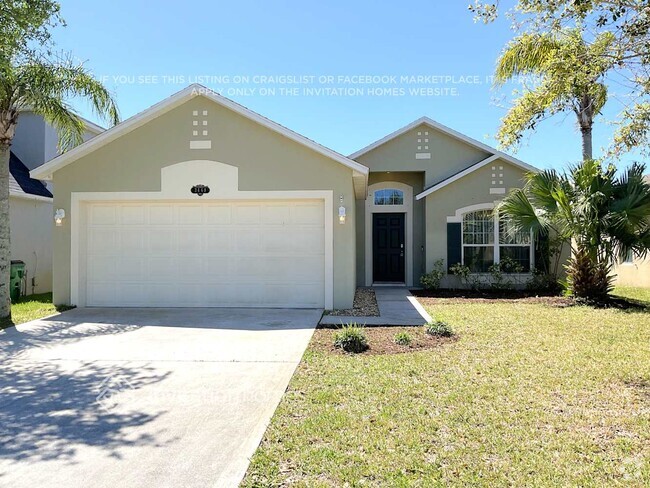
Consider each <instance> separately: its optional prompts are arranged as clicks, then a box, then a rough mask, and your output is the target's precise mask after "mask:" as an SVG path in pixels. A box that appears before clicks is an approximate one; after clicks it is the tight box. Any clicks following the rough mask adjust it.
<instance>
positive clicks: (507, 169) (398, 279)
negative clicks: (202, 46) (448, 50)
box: [32, 85, 535, 309]
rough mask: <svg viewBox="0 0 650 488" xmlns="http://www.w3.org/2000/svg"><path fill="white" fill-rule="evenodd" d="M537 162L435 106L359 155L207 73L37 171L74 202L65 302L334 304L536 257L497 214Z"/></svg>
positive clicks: (67, 202) (59, 277)
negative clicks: (440, 264) (295, 126)
mask: <svg viewBox="0 0 650 488" xmlns="http://www.w3.org/2000/svg"><path fill="white" fill-rule="evenodd" d="M531 170H534V168H532V167H530V166H528V165H526V164H525V163H523V162H521V161H519V160H517V159H515V158H513V157H511V156H508V155H506V154H503V153H501V152H499V151H497V150H495V149H492V148H490V147H488V146H486V145H485V144H482V143H480V142H478V141H475V140H473V139H471V138H469V137H466V136H464V135H462V134H460V133H458V132H455V131H453V130H451V129H449V128H447V127H444V126H442V125H440V124H438V123H436V122H434V121H432V120H430V119H427V118H423V119H420V120H417V121H415V122H413V123H412V124H410V125H408V126H407V127H404V128H403V129H400V130H398V131H397V132H395V133H393V134H390V135H389V136H387V137H385V138H383V139H382V140H380V141H377V142H375V143H374V144H371V145H370V146H368V147H366V148H364V149H362V150H360V151H358V152H356V153H355V154H352V155H351V156H349V157H346V156H343V155H341V154H339V153H337V152H335V151H332V150H330V149H328V148H326V147H323V146H321V145H319V144H317V143H315V142H314V141H312V140H310V139H307V138H305V137H303V136H301V135H300V134H297V133H295V132H293V131H291V130H289V129H287V128H285V127H283V126H281V125H279V124H277V123H275V122H273V121H271V120H269V119H266V118H264V117H262V116H260V115H258V114H256V113H254V112H252V111H250V110H248V109H246V108H245V107H242V106H241V105H238V104H236V103H234V102H232V101H231V100H228V99H226V98H224V97H221V96H219V95H217V94H215V93H213V92H212V91H210V90H208V89H206V88H204V87H201V86H199V85H192V86H190V87H188V88H186V89H185V90H182V91H181V92H179V93H177V94H175V95H173V96H172V97H170V98H168V99H166V100H164V101H162V102H160V103H158V104H157V105H154V106H153V107H151V108H150V109H148V110H146V111H144V112H142V113H140V114H138V115H136V116H134V117H132V118H130V119H128V120H126V121H124V122H123V123H121V124H119V125H118V126H116V127H114V128H112V129H110V130H108V131H106V132H105V133H103V134H101V135H99V136H97V137H96V138H94V139H92V140H91V141H89V142H86V143H85V144H83V145H81V146H79V147H78V148H75V149H73V150H71V151H69V152H68V153H66V154H64V155H62V156H59V157H57V158H55V159H54V160H52V161H51V162H49V163H48V164H45V165H43V166H42V167H40V168H37V169H36V170H34V171H32V176H33V177H34V178H39V179H45V180H51V181H53V183H54V185H55V188H56V192H55V196H54V208H55V209H57V210H62V211H64V212H65V218H64V219H63V221H62V222H61V225H60V226H57V227H55V229H54V234H53V237H54V238H53V246H54V263H53V270H54V300H55V302H57V303H72V304H75V305H78V306H244V307H248V306H250V307H263V306H264V307H323V308H327V309H331V308H346V307H349V306H350V305H351V304H352V300H353V296H354V291H355V289H356V287H357V286H359V285H372V284H377V283H403V284H405V285H407V286H412V285H418V283H419V279H420V276H421V275H422V273H424V272H425V271H427V270H428V269H429V268H430V267H431V266H432V265H433V263H434V262H435V261H436V260H437V259H443V260H444V261H445V262H446V264H448V265H450V264H454V263H457V262H464V263H465V264H467V265H469V266H471V267H472V269H474V270H476V271H482V270H485V269H486V268H487V267H488V266H489V265H490V264H491V263H493V262H495V261H498V260H499V259H500V257H502V256H505V255H507V256H509V257H512V258H514V259H517V260H518V261H520V262H521V263H522V264H523V265H524V266H525V267H526V269H530V268H532V267H533V266H534V265H535V263H534V254H535V252H534V249H533V244H532V243H531V240H530V239H529V238H528V236H522V237H521V238H511V239H506V237H505V232H503V229H500V227H501V226H499V225H494V221H493V217H492V213H491V211H492V209H493V207H494V204H495V202H497V201H498V200H499V199H500V198H502V197H503V195H504V194H505V193H506V192H507V191H508V190H509V189H510V188H513V187H518V186H520V185H522V178H523V175H524V174H525V173H526V172H528V171H531Z"/></svg>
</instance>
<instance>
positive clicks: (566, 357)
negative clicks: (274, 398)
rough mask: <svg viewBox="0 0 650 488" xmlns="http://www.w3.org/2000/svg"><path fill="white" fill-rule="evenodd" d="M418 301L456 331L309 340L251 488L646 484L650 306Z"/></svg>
mask: <svg viewBox="0 0 650 488" xmlns="http://www.w3.org/2000/svg"><path fill="white" fill-rule="evenodd" d="M618 293H625V294H626V296H633V297H635V298H637V299H638V297H643V296H647V295H645V292H640V291H634V292H632V291H630V290H618ZM422 302H423V304H424V306H425V308H427V310H428V312H429V313H430V314H431V315H434V316H436V317H437V318H439V319H440V320H444V321H445V322H447V323H449V324H451V325H452V326H453V328H454V330H455V332H456V333H457V337H458V339H457V340H456V341H455V342H448V343H445V344H442V345H441V346H440V347H439V348H436V349H432V350H426V351H419V352H412V353H404V354H393V355H374V356H373V355H362V356H348V355H340V354H339V355H335V354H333V353H331V352H327V351H324V350H322V349H317V348H314V347H310V348H309V349H308V350H307V352H306V353H305V356H304V358H303V361H302V363H301V364H300V366H299V367H298V370H297V373H296V374H295V376H294V378H293V379H292V381H291V383H290V385H289V388H288V391H287V393H286V395H285V397H284V398H283V400H282V402H281V404H280V406H279V408H278V410H277V411H276V413H275V415H274V417H273V420H272V422H271V425H270V427H269V428H268V430H267V432H266V435H265V438H264V440H263V441H262V444H261V446H260V448H259V449H258V451H257V452H256V454H255V455H254V457H253V459H252V463H251V466H250V468H249V471H248V474H247V476H246V478H245V480H244V482H243V486H245V487H253V486H259V487H262V486H263V487H271V486H297V487H331V486H351V487H355V486H391V487H393V486H394V487H406V486H426V487H429V486H433V487H435V486H489V487H501V486H583V487H601V486H639V487H641V486H649V485H650V312H647V311H642V310H638V309H637V310H634V309H631V310H620V309H615V308H612V309H594V308H590V307H587V306H574V307H561V306H558V305H561V304H558V303H555V304H553V303H552V302H550V301H548V302H545V301H543V300H539V301H517V300H508V301H498V300H492V301H490V300H482V301H481V300H453V299H452V300H450V299H422ZM370 345H371V347H372V343H371V344H370Z"/></svg>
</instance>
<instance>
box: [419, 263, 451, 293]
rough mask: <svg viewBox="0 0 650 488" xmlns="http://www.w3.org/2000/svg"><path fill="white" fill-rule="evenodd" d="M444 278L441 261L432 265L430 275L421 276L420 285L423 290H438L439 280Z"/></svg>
mask: <svg viewBox="0 0 650 488" xmlns="http://www.w3.org/2000/svg"><path fill="white" fill-rule="evenodd" d="M443 276H445V270H444V265H443V261H442V259H438V260H437V261H436V262H435V263H433V269H432V270H431V272H430V273H426V274H424V275H422V277H421V278H420V284H421V285H422V287H423V288H424V289H425V290H437V289H438V288H440V280H442V278H443Z"/></svg>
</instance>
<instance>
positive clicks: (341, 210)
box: [339, 205, 345, 224]
mask: <svg viewBox="0 0 650 488" xmlns="http://www.w3.org/2000/svg"><path fill="white" fill-rule="evenodd" d="M339 224H345V207H344V206H343V205H341V206H340V207H339Z"/></svg>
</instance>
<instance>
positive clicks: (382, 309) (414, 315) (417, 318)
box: [320, 286, 431, 325]
mask: <svg viewBox="0 0 650 488" xmlns="http://www.w3.org/2000/svg"><path fill="white" fill-rule="evenodd" d="M373 290H374V291H375V297H376V298H377V305H378V306H379V317H348V316H341V315H324V316H323V318H322V319H321V321H320V323H321V325H341V324H347V323H349V322H356V323H358V324H365V325H424V324H426V323H428V322H431V317H430V316H429V314H428V313H427V312H426V310H424V308H423V307H422V305H420V304H419V302H418V301H417V300H416V298H415V297H414V296H413V295H412V294H411V292H410V291H409V289H408V288H407V287H404V286H395V287H393V286H376V287H373Z"/></svg>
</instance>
